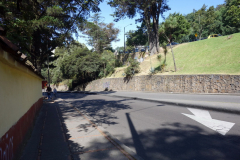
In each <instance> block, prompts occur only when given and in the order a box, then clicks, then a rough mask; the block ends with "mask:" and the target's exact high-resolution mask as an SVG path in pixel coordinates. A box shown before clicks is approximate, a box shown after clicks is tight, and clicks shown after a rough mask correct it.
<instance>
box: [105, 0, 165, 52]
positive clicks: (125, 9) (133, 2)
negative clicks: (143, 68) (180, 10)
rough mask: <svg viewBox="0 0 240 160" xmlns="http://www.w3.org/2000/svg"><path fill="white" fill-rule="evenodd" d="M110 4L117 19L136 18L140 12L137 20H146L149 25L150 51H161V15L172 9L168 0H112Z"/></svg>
mask: <svg viewBox="0 0 240 160" xmlns="http://www.w3.org/2000/svg"><path fill="white" fill-rule="evenodd" d="M108 4H110V6H111V7H114V8H115V12H114V14H113V16H114V17H115V21H119V20H120V19H124V18H125V17H128V18H134V17H135V16H136V14H137V13H138V14H140V17H141V18H140V19H137V20H136V21H137V22H143V21H144V23H145V24H146V26H147V32H148V40H149V47H150V52H151V54H155V53H158V52H159V35H158V27H159V16H160V15H162V14H163V13H164V12H165V11H167V10H169V9H170V8H169V7H168V5H167V0H149V1H142V0H128V1H125V0H124V1H119V0H110V1H109V2H108Z"/></svg>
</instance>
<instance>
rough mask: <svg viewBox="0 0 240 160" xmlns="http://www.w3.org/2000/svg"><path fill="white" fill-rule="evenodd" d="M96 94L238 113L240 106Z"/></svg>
mask: <svg viewBox="0 0 240 160" xmlns="http://www.w3.org/2000/svg"><path fill="white" fill-rule="evenodd" d="M96 94H98V95H102V96H109V97H118V98H128V99H133V100H141V101H148V102H156V103H163V104H170V105H177V106H180V107H191V108H198V109H208V110H213V111H219V112H227V113H234V114H240V106H239V108H234V107H227V108H224V107H219V106H211V105H201V104H191V103H183V102H171V101H164V100H156V99H146V98H138V97H126V96H117V95H106V94H100V93H96Z"/></svg>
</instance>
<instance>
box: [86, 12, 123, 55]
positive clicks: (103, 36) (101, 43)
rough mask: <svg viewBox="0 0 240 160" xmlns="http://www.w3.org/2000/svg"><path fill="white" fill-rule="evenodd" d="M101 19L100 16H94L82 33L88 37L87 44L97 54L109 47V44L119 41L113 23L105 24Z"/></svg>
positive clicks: (117, 30) (116, 29)
mask: <svg viewBox="0 0 240 160" xmlns="http://www.w3.org/2000/svg"><path fill="white" fill-rule="evenodd" d="M101 19H102V17H101V16H100V14H94V16H92V19H91V20H92V21H91V22H87V23H86V25H85V26H84V27H83V33H84V34H86V35H88V36H89V39H88V44H89V45H90V46H92V47H93V48H94V50H95V51H96V52H98V53H102V52H103V50H104V49H106V48H109V47H111V42H113V41H115V42H116V41H118V40H119V39H118V38H117V36H118V33H119V29H118V28H115V27H114V23H109V24H106V23H103V21H102V20H101Z"/></svg>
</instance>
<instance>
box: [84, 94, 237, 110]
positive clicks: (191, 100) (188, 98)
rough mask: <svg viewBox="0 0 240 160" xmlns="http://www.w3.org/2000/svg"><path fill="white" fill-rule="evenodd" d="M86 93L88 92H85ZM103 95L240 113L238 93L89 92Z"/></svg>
mask: <svg viewBox="0 0 240 160" xmlns="http://www.w3.org/2000/svg"><path fill="white" fill-rule="evenodd" d="M86 93H88V92H86ZM89 94H99V95H105V96H112V97H119V98H130V99H135V100H143V101H150V102H157V103H164V104H170V105H178V106H183V107H192V108H199V109H208V110H215V111H222V112H229V113H237V114H239V113H240V94H177V93H153V92H132V91H109V92H105V91H101V92H89Z"/></svg>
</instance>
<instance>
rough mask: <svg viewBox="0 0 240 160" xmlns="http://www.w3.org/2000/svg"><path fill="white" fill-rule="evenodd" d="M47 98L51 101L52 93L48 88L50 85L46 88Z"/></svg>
mask: <svg viewBox="0 0 240 160" xmlns="http://www.w3.org/2000/svg"><path fill="white" fill-rule="evenodd" d="M46 91H47V96H48V99H51V92H52V88H51V87H50V85H49V86H48V87H47V90H46Z"/></svg>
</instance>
